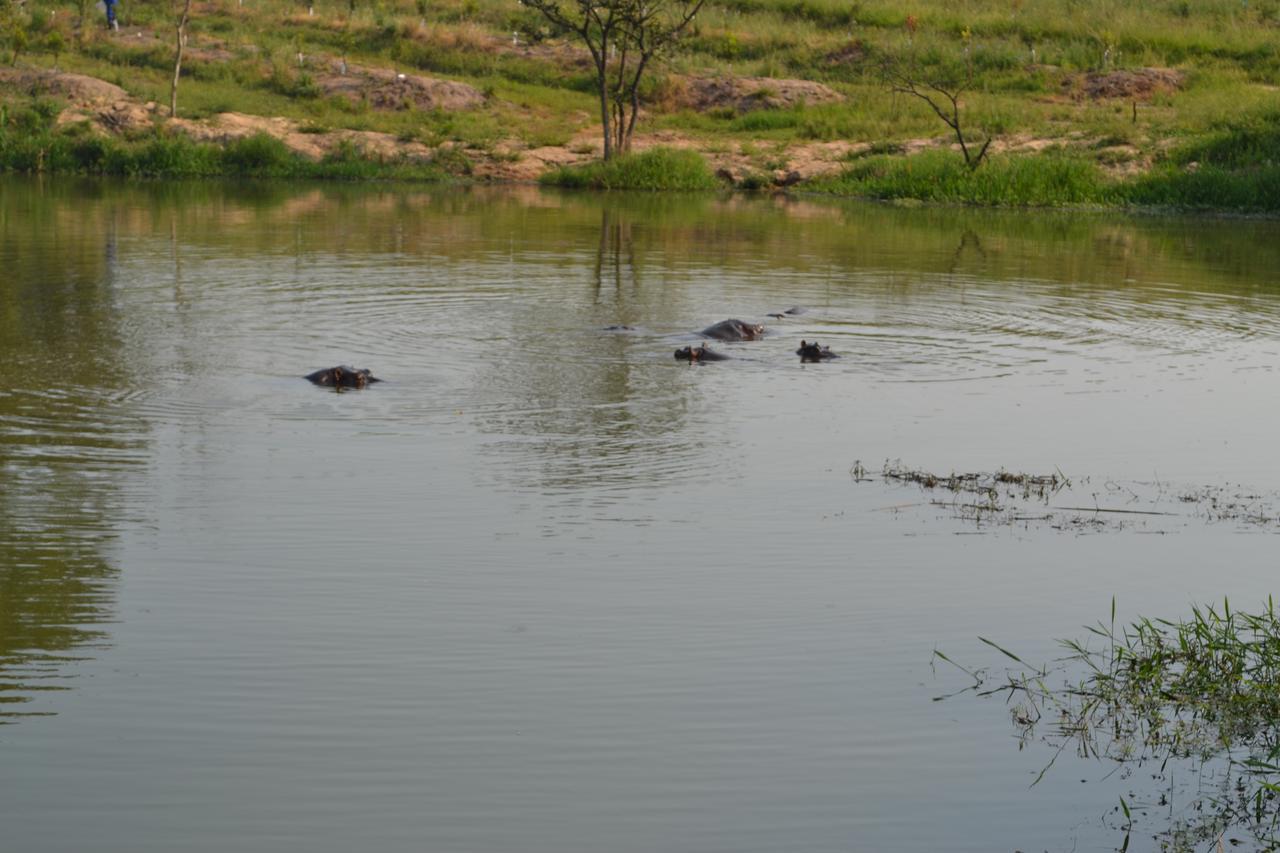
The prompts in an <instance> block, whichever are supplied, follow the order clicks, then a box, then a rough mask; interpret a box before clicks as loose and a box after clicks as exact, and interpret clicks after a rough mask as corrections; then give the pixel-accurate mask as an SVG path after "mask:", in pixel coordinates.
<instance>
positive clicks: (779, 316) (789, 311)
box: [769, 305, 809, 320]
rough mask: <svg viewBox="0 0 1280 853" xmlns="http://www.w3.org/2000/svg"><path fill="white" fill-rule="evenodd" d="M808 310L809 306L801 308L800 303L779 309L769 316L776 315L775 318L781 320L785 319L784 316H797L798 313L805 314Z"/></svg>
mask: <svg viewBox="0 0 1280 853" xmlns="http://www.w3.org/2000/svg"><path fill="white" fill-rule="evenodd" d="M808 310H809V309H807V308H801V307H800V306H799V305H793V306H792V307H790V308H788V309H787V310H786V311H778V312H776V313H773V314H770V315H769V316H770V317H775V318H777V319H779V320H781V319H783V318H784V317H786V316H788V315H790V316H792V317H794V316H796V315H798V314H804V313H806V312H807V311H808Z"/></svg>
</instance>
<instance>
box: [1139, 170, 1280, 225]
mask: <svg viewBox="0 0 1280 853" xmlns="http://www.w3.org/2000/svg"><path fill="white" fill-rule="evenodd" d="M1121 195H1122V198H1123V200H1124V201H1126V202H1128V203H1129V204H1134V205H1141V206H1147V207H1173V208H1181V209H1187V210H1238V211H1258V212H1270V213H1274V212H1276V211H1280V163H1265V164H1261V165H1258V166H1255V167H1253V168H1244V169H1224V168H1222V167H1220V166H1203V167H1201V168H1199V169H1196V170H1194V171H1191V170H1187V169H1185V168H1181V169H1179V168H1176V167H1166V168H1162V169H1158V170H1156V171H1154V172H1151V173H1149V174H1146V175H1142V176H1140V177H1138V178H1135V179H1134V180H1133V181H1132V182H1131V183H1129V184H1127V185H1125V186H1124V187H1123V188H1122V192H1121Z"/></svg>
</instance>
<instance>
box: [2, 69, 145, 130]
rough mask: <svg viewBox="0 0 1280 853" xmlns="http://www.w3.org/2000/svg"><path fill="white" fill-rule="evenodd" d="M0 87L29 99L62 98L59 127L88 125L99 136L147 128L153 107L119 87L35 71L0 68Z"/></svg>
mask: <svg viewBox="0 0 1280 853" xmlns="http://www.w3.org/2000/svg"><path fill="white" fill-rule="evenodd" d="M0 86H3V87H4V88H6V89H9V90H10V91H18V92H25V93H27V94H29V95H31V96H33V97H34V96H39V95H52V96H55V97H60V98H65V99H66V100H67V104H68V106H67V108H66V109H64V110H63V111H62V112H61V113H60V114H59V115H58V120H57V123H58V124H59V125H64V124H74V123H76V122H86V121H87V122H89V124H91V125H93V127H94V128H95V129H97V130H98V131H100V132H102V133H112V134H117V133H130V132H133V131H136V130H141V129H146V128H150V127H151V125H152V113H153V111H154V107H155V105H154V104H148V105H143V104H139V103H138V102H137V101H135V100H133V99H132V98H131V97H129V93H128V92H126V91H125V90H124V89H121V88H120V87H119V86H116V85H114V84H112V83H108V82H107V81H106V80H99V79H98V78H96V77H86V76H85V75H83V74H67V73H63V72H60V71H45V70H42V69H37V68H0Z"/></svg>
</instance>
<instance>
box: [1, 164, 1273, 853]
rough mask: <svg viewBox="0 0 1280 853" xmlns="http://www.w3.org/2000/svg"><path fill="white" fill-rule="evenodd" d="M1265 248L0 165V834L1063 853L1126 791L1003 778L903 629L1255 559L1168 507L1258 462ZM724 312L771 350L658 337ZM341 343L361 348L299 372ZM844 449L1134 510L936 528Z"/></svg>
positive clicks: (1256, 585)
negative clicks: (694, 348)
mask: <svg viewBox="0 0 1280 853" xmlns="http://www.w3.org/2000/svg"><path fill="white" fill-rule="evenodd" d="M1278 269H1280V224H1277V223H1262V222H1239V221H1233V222H1215V221H1209V222H1206V221H1195V220H1187V221H1178V220H1158V219H1151V220H1130V219H1120V218H1115V217H1103V216H1082V215H1073V216H1068V215H1055V214H1027V213H998V214H997V213H983V212H976V211H965V210H895V209H889V208H882V207H874V206H864V205H843V204H839V203H827V202H821V201H804V200H802V201H792V202H783V201H771V200H766V199H760V200H750V199H742V198H733V199H727V200H718V199H714V198H696V199H683V198H671V197H616V198H615V197H610V198H604V197H599V196H564V195H557V194H551V193H544V192H541V191H537V190H533V189H517V190H511V191H493V192H488V191H477V192H464V191H458V190H453V189H429V190H417V189H395V190H388V189H367V188H364V189H354V188H346V187H337V186H334V187H326V186H322V187H314V186H307V187H269V188H237V187H233V186H226V185H216V184H198V185H180V186H174V185H163V186H154V187H152V186H126V185H114V184H103V183H76V182H56V183H40V182H32V181H23V180H14V179H8V180H5V181H3V182H2V183H0V363H3V364H5V365H6V366H7V367H8V370H7V372H6V375H5V377H4V380H3V381H2V382H0V722H3V723H7V724H8V725H3V726H0V826H2V827H3V830H2V832H3V838H4V843H3V845H0V846H4V848H5V849H14V850H22V851H66V850H85V849H93V850H106V851H114V850H119V851H152V850H154V851H169V850H175V849H182V850H196V851H204V850H207V851H226V850H298V851H304V850H305V851H330V850H332V851H346V850H353V849H363V850H379V851H400V850H405V851H409V850H414V851H420V850H433V851H434V850H448V851H477V853H479V852H480V851H484V853H492V852H493V851H507V850H510V851H522V853H526V852H527V851H547V853H572V852H573V851H584V853H585V851H600V850H610V851H654V850H673V851H752V850H759V851H775V850H805V851H837V850H840V851H844V850H939V849H950V850H984V851H985V850H998V849H1005V850H1013V849H1037V850H1039V849H1051V850H1070V849H1073V848H1074V849H1081V850H1087V849H1100V848H1101V849H1108V848H1110V847H1111V846H1113V845H1115V844H1118V843H1119V836H1118V835H1117V834H1116V832H1115V831H1114V824H1111V825H1109V824H1108V823H1107V815H1108V813H1109V811H1110V810H1112V809H1113V808H1114V806H1115V804H1116V802H1117V795H1118V794H1128V795H1129V796H1132V792H1133V791H1134V790H1135V788H1140V786H1139V785H1138V780H1136V779H1135V778H1130V777H1124V778H1122V777H1121V776H1120V775H1119V774H1117V775H1115V776H1108V773H1109V772H1110V771H1111V770H1112V769H1113V768H1112V767H1111V766H1109V765H1102V764H1097V763H1092V762H1089V761H1078V760H1073V759H1071V758H1070V757H1065V758H1063V759H1060V760H1059V763H1058V765H1056V766H1055V768H1054V770H1053V771H1052V772H1051V773H1050V774H1049V775H1048V776H1047V777H1046V779H1045V781H1044V782H1042V783H1041V784H1040V785H1038V786H1036V787H1035V788H1028V785H1029V783H1030V782H1031V781H1032V780H1033V779H1034V778H1035V775H1036V773H1038V772H1039V770H1040V768H1041V766H1042V765H1043V763H1044V762H1045V761H1046V760H1047V759H1048V758H1049V757H1050V756H1049V755H1048V754H1047V753H1046V752H1045V751H1044V750H1043V748H1040V747H1038V746H1037V745H1034V744H1033V745H1031V746H1029V747H1028V748H1027V749H1026V750H1023V751H1019V750H1018V749H1017V745H1016V743H1015V742H1014V741H1013V739H1012V732H1011V729H1010V726H1009V721H1008V717H1007V714H1006V712H1005V710H1004V708H1003V707H1002V706H1001V705H1000V704H999V703H998V702H981V701H977V700H974V701H955V700H953V701H950V702H945V703H935V702H932V701H930V700H931V698H932V697H933V696H935V695H937V694H938V693H941V692H946V691H947V690H949V689H953V688H955V687H957V686H962V684H963V682H957V681H956V680H955V677H954V675H953V674H952V673H942V672H940V673H938V675H936V676H935V675H934V673H933V672H931V670H930V666H929V663H930V653H931V651H932V650H933V649H934V648H935V647H938V648H943V649H946V650H947V651H948V653H949V654H951V655H952V656H953V657H957V658H961V659H964V660H966V661H971V662H974V663H995V661H992V660H991V658H990V653H991V650H990V649H989V648H987V647H985V646H982V645H981V644H980V643H978V641H977V640H976V639H975V638H976V635H978V634H983V635H986V636H992V637H995V638H997V639H999V640H1000V641H1001V642H1002V644H1004V645H1006V646H1008V647H1012V648H1017V649H1018V650H1019V651H1020V652H1021V653H1022V654H1023V655H1024V656H1026V657H1029V658H1032V659H1036V658H1043V657H1047V656H1051V655H1053V654H1054V646H1053V640H1054V638H1056V637H1060V636H1078V635H1080V633H1081V632H1080V631H1079V629H1078V626H1079V625H1081V624H1083V623H1087V622H1093V621H1095V620H1097V619H1099V618H1102V617H1104V616H1105V615H1106V614H1107V612H1108V610H1109V607H1110V601H1111V597H1112V596H1113V595H1114V596H1116V597H1117V598H1118V601H1119V607H1120V610H1121V612H1122V615H1132V614H1136V613H1139V612H1141V613H1146V614H1151V615H1160V616H1179V615H1182V614H1184V613H1185V612H1186V609H1187V605H1188V604H1189V603H1191V602H1196V601H1205V600H1210V599H1218V598H1221V597H1222V596H1223V595H1230V596H1232V598H1233V600H1236V601H1239V602H1242V603H1249V604H1252V603H1254V602H1259V601H1261V600H1262V599H1263V598H1264V597H1265V596H1266V595H1267V594H1268V593H1270V592H1272V591H1273V588H1274V584H1273V580H1274V566H1275V563H1276V561H1275V554H1276V542H1277V541H1278V540H1277V539H1275V538H1274V533H1275V531H1276V529H1277V528H1276V527H1275V526H1273V525H1266V524H1262V525H1259V524H1242V523H1233V522H1229V521H1228V522H1216V523H1209V522H1207V521H1205V520H1204V519H1203V518H1201V517H1199V516H1196V515H1195V514H1194V513H1190V512H1184V511H1183V510H1181V509H1178V507H1177V506H1176V501H1175V496H1176V495H1177V494H1180V493H1181V492H1182V491H1184V490H1186V489H1191V488H1196V487H1203V486H1207V485H1213V486H1218V487H1227V488H1232V489H1239V490H1241V491H1248V492H1250V493H1258V494H1272V493H1275V492H1277V491H1280V455H1277V454H1276V453H1275V423H1276V421H1277V415H1278V414H1280V411H1278V406H1277V403H1276V399H1277V395H1276V390H1277V384H1280V377H1278V376H1277V374H1276V371H1275V370H1274V365H1275V364H1276V362H1277V358H1278V356H1280V281H1277V278H1276V275H1277V273H1276V270H1278ZM793 305H800V306H804V307H806V308H807V309H808V312H807V313H805V314H803V315H801V316H798V317H794V318H788V319H785V320H780V321H774V320H772V319H768V318H766V316H765V315H767V314H768V313H770V312H775V311H779V310H781V309H784V308H788V307H790V306H793ZM726 317H740V318H742V319H746V320H751V321H753V322H760V321H764V322H766V323H768V324H769V326H770V331H771V334H770V335H769V336H768V337H766V338H765V339H764V340H762V341H758V342H751V343H744V344H726V345H720V347H719V348H720V349H722V350H723V351H725V352H727V353H729V354H731V355H732V356H733V360H731V361H726V362H723V363H717V364H711V365H704V366H698V367H690V366H688V365H685V364H681V363H678V362H676V361H675V360H674V359H673V358H672V351H673V350H674V349H675V348H676V347H677V346H682V345H685V344H687V343H689V342H691V341H692V340H694V338H692V337H691V335H690V332H692V331H693V330H696V329H698V328H701V327H702V326H705V325H707V324H709V323H712V322H714V321H717V320H721V319H724V318H726ZM613 324H626V325H630V326H634V327H636V331H632V332H626V333H614V332H605V331H602V329H603V327H605V326H608V325H613ZM801 338H805V339H808V340H813V339H814V338H817V339H818V340H819V341H820V342H821V343H823V344H829V345H831V347H832V348H833V349H834V350H836V351H838V352H840V353H842V354H843V356H844V357H843V358H842V359H840V360H838V361H834V362H830V363H824V364H817V365H802V364H800V363H799V360H798V358H796V356H795V355H794V350H795V348H796V346H797V344H798V342H799V340H800V339H801ZM343 362H349V363H354V364H357V365H359V366H365V367H369V368H372V369H373V370H374V371H375V373H377V374H378V375H380V376H382V377H383V378H384V379H386V380H387V381H386V382H384V383H382V384H380V385H377V386H375V387H373V388H371V389H368V390H366V391H362V392H351V393H342V394H337V393H334V392H332V391H326V390H324V389H319V388H315V387H312V386H311V385H309V384H308V383H307V382H305V381H303V380H301V379H300V378H299V377H300V376H301V375H302V374H303V373H307V372H309V371H311V370H314V369H316V368H319V367H324V366H329V365H331V364H336V363H343ZM886 459H901V460H902V461H903V462H904V463H906V464H909V465H914V466H920V467H923V468H929V469H932V470H937V471H940V472H947V471H951V470H975V471H976V470H994V469H996V468H1000V467H1004V468H1008V469H1011V470H1028V471H1036V472H1041V471H1044V472H1051V471H1053V470H1055V469H1060V470H1062V471H1063V472H1066V473H1067V474H1068V475H1070V476H1072V477H1073V478H1074V479H1075V480H1076V482H1077V489H1076V491H1077V494H1076V495H1074V496H1073V500H1076V501H1079V500H1087V499H1092V500H1094V501H1096V502H1097V503H1098V504H1099V505H1113V506H1124V505H1128V503H1127V502H1128V501H1130V500H1131V499H1130V497H1129V495H1130V494H1131V493H1132V492H1134V491H1135V490H1138V491H1143V490H1145V492H1144V494H1145V499H1147V500H1148V503H1150V502H1151V501H1152V500H1154V501H1155V503H1156V504H1159V501H1160V498H1161V496H1162V495H1166V494H1167V495H1168V496H1169V497H1168V499H1167V503H1168V504H1169V505H1170V506H1171V507H1172V508H1174V509H1178V514H1177V515H1176V516H1174V517H1169V518H1162V519H1160V520H1159V522H1158V523H1157V522H1148V521H1146V520H1135V521H1133V522H1132V523H1130V524H1127V525H1117V526H1113V527H1107V528H1105V529H1101V530H1096V531H1093V532H1089V533H1088V535H1080V533H1081V532H1082V530H1084V528H1079V529H1078V528H1066V529H1059V528H1058V527H1055V526H1053V525H1050V524H1035V523H1019V524H1012V525H1009V524H1005V525H981V524H974V523H972V522H971V521H969V520H966V519H963V518H955V517H953V515H952V514H951V513H949V512H947V511H946V510H945V509H944V508H942V507H934V506H931V505H929V503H928V500H929V498H928V496H924V497H922V495H921V493H920V492H918V491H916V490H914V489H911V488H901V487H892V486H889V485H887V484H884V483H878V482H877V483H855V482H854V481H853V479H852V478H851V477H850V475H849V469H850V466H851V465H852V464H853V463H854V461H855V460H862V462H863V463H864V464H866V465H867V466H868V467H869V468H871V469H872V470H873V471H874V470H878V468H879V467H880V464H881V463H882V462H883V461H884V460H886ZM1152 495H1154V498H1152ZM1141 772H1142V771H1141V770H1139V771H1138V773H1139V774H1141ZM1082 780H1087V782H1088V784H1081V781H1082ZM1152 843H1153V842H1151V841H1150V840H1149V839H1146V840H1139V839H1135V841H1134V843H1133V844H1132V845H1131V846H1130V849H1141V847H1142V845H1143V844H1147V845H1148V846H1150V845H1151V844H1152Z"/></svg>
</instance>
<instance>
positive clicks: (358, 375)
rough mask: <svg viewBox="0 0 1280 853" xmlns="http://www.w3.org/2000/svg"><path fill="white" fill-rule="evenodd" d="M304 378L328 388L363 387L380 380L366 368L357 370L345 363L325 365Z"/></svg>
mask: <svg viewBox="0 0 1280 853" xmlns="http://www.w3.org/2000/svg"><path fill="white" fill-rule="evenodd" d="M306 378H307V379H308V380H310V381H311V382H314V383H315V384H317V385H324V386H327V387H330V388H363V387H365V386H366V385H369V384H372V383H374V382H381V381H382V380H381V379H379V378H377V377H376V376H374V375H373V374H372V373H370V372H369V371H368V370H357V369H356V368H354V367H350V366H349V365H346V364H340V365H338V366H337V367H326V368H325V369H324V370H317V371H316V372H315V373H308V374H307V376H306Z"/></svg>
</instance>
